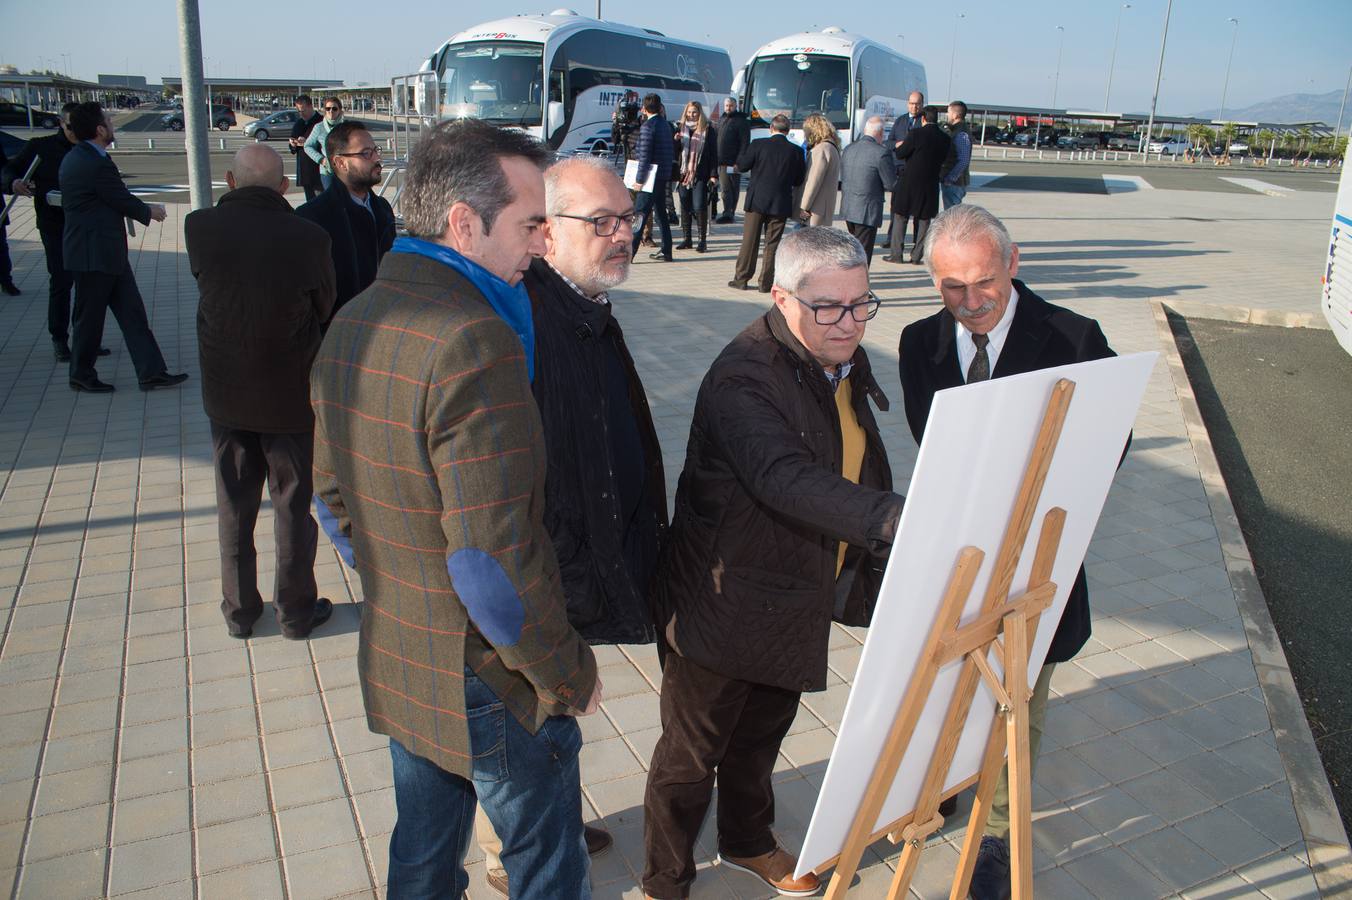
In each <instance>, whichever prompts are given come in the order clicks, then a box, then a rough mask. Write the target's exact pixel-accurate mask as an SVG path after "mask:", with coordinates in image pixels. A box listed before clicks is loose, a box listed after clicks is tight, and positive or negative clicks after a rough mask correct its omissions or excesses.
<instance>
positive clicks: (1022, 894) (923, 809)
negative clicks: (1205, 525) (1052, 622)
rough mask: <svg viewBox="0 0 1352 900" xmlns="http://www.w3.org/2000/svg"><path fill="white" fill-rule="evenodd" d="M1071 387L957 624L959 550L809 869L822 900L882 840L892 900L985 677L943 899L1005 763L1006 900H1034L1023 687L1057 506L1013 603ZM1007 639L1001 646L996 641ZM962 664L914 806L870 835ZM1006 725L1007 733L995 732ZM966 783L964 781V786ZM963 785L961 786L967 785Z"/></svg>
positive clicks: (932, 828) (966, 582) (902, 891)
mask: <svg viewBox="0 0 1352 900" xmlns="http://www.w3.org/2000/svg"><path fill="white" fill-rule="evenodd" d="M1074 392H1075V383H1074V382H1072V381H1069V380H1067V379H1064V378H1063V379H1061V380H1060V381H1058V382H1057V383H1056V384H1055V385H1054V386H1053V388H1052V395H1051V398H1050V400H1049V401H1048V402H1047V409H1046V412H1045V413H1044V414H1043V417H1042V425H1041V428H1040V429H1039V431H1038V436H1037V442H1036V443H1035V444H1034V446H1033V453H1032V457H1031V459H1029V461H1028V466H1027V468H1026V469H1025V470H1024V475H1023V481H1022V482H1021V483H1020V485H1019V492H1018V495H1017V496H1016V498H1015V501H1014V508H1013V509H1012V510H1011V511H1010V516H1009V523H1008V525H1007V526H1006V527H1005V534H1004V539H1003V541H1002V542H1001V545H1000V554H999V556H998V557H997V558H996V561H995V569H994V572H993V573H992V575H991V580H990V584H989V586H988V587H987V588H986V594H985V597H984V599H983V601H982V604H981V612H980V614H979V615H978V616H977V617H976V618H975V619H973V620H972V621H971V622H969V623H967V624H966V625H963V626H961V627H959V624H958V620H959V619H960V618H961V616H962V611H963V609H964V608H965V607H966V605H967V600H968V597H969V595H970V594H971V591H972V585H973V583H974V582H975V580H976V575H977V572H978V571H979V570H980V568H981V562H982V560H983V559H984V558H985V554H984V553H983V551H981V550H980V549H979V548H977V547H965V548H963V550H962V551H961V552H960V553H959V554H958V560H957V563H956V564H955V565H954V567H953V574H952V576H951V577H950V579H949V582H948V587H947V589H946V590H945V592H944V597H943V604H942V606H941V608H940V611H939V617H938V619H937V620H936V621H935V623H934V627H933V628H932V629H931V630H930V634H929V638H928V639H927V640H926V642H925V648H924V650H923V651H922V652H921V657H920V659H921V662H920V665H919V666H918V668H917V669H916V672H915V674H914V676H912V679H911V683H910V685H909V686H908V687H907V690H906V694H905V697H904V699H903V700H902V704H901V706H900V707H899V708H898V710H897V715H896V718H895V719H894V720H893V722H892V727H891V730H890V731H889V732H888V735H887V740H886V742H885V743H884V744H883V751H882V754H881V755H880V757H879V759H878V762H877V763H876V764H875V766H874V769H873V775H872V777H871V778H870V779H869V783H868V788H867V789H866V790H865V792H864V798H863V802H862V804H861V805H860V808H859V809H858V811H857V812H856V813H855V816H854V821H853V823H852V824H851V826H850V831H849V835H848V836H847V837H846V839H845V846H844V848H843V849H842V850H841V852H840V856H839V857H837V858H836V859H834V860H827V861H826V862H825V863H823V864H822V865H821V866H819V867H818V869H817V871H818V872H822V871H825V870H826V869H827V868H830V866H831V865H832V864H834V865H835V873H834V874H833V875H832V876H831V883H830V884H829V885H828V887H827V889H826V897H827V898H833V900H840V898H843V897H844V896H845V893H846V891H848V890H849V886H850V882H851V880H853V878H854V874H855V872H856V871H857V870H858V868H859V861H860V859H861V858H862V857H863V853H864V850H865V848H867V847H868V845H869V844H871V843H873V841H875V840H877V839H878V838H879V837H881V836H882V835H884V834H886V835H888V837H889V839H890V840H891V841H892V843H894V844H895V843H901V842H905V845H906V846H905V848H904V849H903V850H902V853H901V858H900V860H899V861H898V864H897V870H896V873H895V876H894V877H893V879H892V887H891V890H890V891H889V892H888V897H889V898H901V897H904V896H905V895H906V892H907V890H908V889H909V887H910V884H911V879H912V878H913V877H914V875H915V870H916V866H917V865H918V864H919V862H920V854H921V852H922V851H923V850H924V847H925V840H926V839H927V838H928V837H929V836H930V835H931V834H933V833H934V832H936V831H938V830H939V829H940V828H942V827H943V824H944V820H943V817H942V816H940V815H939V802H940V800H942V799H943V797H942V796H941V792H942V791H943V789H944V782H945V781H946V780H947V777H948V772H949V769H950V768H951V767H952V765H953V757H954V755H955V754H956V753H957V749H958V741H959V739H960V738H961V736H962V733H963V729H964V727H965V725H966V722H967V717H968V715H969V713H970V711H971V707H972V701H973V699H974V698H975V696H976V689H977V685H978V684H979V683H980V682H982V681H985V683H986V686H987V687H988V688H989V689H990V691H991V693H992V694H994V695H995V697H996V710H995V723H994V726H993V727H992V728H991V734H990V739H989V740H988V741H987V743H986V752H985V754H984V756H983V758H982V763H981V770H980V774H979V775H978V777H977V792H976V801H975V803H974V804H973V805H972V815H971V818H970V820H969V821H968V824H967V837H966V840H965V842H964V844H963V848H962V855H961V856H960V857H959V860H958V869H957V872H956V874H955V877H954V879H953V889H952V892H951V893H950V895H949V898H950V900H964V898H966V896H967V891H968V888H969V887H970V885H971V881H972V870H973V868H974V867H975V866H976V857H977V851H978V850H979V849H980V847H981V835H982V830H983V829H984V828H985V825H986V819H987V817H988V816H989V814H990V807H991V798H992V797H993V796H994V794H995V787H996V783H997V781H998V780H999V777H1000V771H1001V769H1002V768H1003V767H1004V765H1005V756H1006V753H1007V754H1008V759H1009V813H1010V815H1009V818H1010V854H1009V857H1010V880H1011V887H1012V892H1013V898H1014V900H1032V898H1033V843H1032V797H1031V793H1032V777H1031V775H1032V759H1031V753H1030V752H1029V747H1028V699H1029V697H1030V696H1031V691H1030V689H1029V685H1028V668H1029V665H1028V662H1029V661H1028V653H1029V646H1030V644H1031V643H1032V640H1033V638H1034V636H1035V635H1036V633H1037V623H1038V617H1039V616H1040V615H1041V614H1042V611H1043V610H1045V609H1046V608H1047V607H1048V606H1049V605H1050V604H1051V602H1052V599H1053V597H1054V596H1055V594H1056V585H1055V584H1053V583H1052V582H1051V581H1050V578H1051V572H1052V566H1053V564H1054V563H1055V561H1056V554H1057V551H1058V549H1059V547H1060V544H1061V531H1062V528H1063V527H1064V526H1065V521H1066V512H1065V510H1063V509H1061V508H1059V507H1057V508H1054V509H1051V510H1048V511H1047V514H1046V515H1045V516H1044V517H1043V520H1042V531H1041V533H1040V535H1039V537H1038V544H1037V551H1036V553H1035V555H1034V557H1033V567H1032V574H1031V576H1030V577H1029V580H1028V590H1026V591H1025V592H1024V593H1022V594H1019V595H1018V596H1016V597H1011V596H1009V589H1010V586H1011V584H1012V583H1013V581H1014V571H1015V569H1017V568H1018V565H1019V557H1020V554H1021V553H1022V551H1023V546H1024V543H1025V541H1026V540H1027V538H1028V532H1029V530H1030V529H1031V527H1032V524H1033V516H1034V512H1035V511H1036V509H1037V505H1038V501H1039V499H1040V498H1041V496H1042V487H1043V485H1044V484H1045V482H1046V480H1047V472H1048V470H1049V469H1050V468H1051V462H1052V457H1053V456H1054V455H1055V453H1056V445H1057V442H1058V441H1059V440H1060V437H1061V427H1062V425H1064V423H1065V420H1066V411H1067V410H1068V409H1069V407H1070V399H1071V396H1072V395H1073V394H1074ZM1002 633H1003V635H1004V640H1003V642H1002V641H1001V640H1000V636H1001V634H1002ZM992 650H994V651H995V652H996V653H997V654H998V658H999V659H1000V660H1001V662H1002V665H1003V668H1004V680H1003V682H1002V681H1001V680H1000V679H998V678H997V677H996V675H995V672H994V670H992V668H991V665H990V662H989V659H988V654H989V653H990V652H991V651H992ZM958 659H962V660H963V663H962V671H961V673H960V674H959V676H958V684H957V688H956V689H955V690H954V693H953V697H952V700H951V701H950V702H949V707H948V712H947V714H946V716H945V717H944V724H943V728H942V730H941V731H940V737H939V742H938V744H937V746H936V748H935V752H934V756H933V757H932V758H931V760H930V765H929V769H928V770H927V771H926V773H925V780H924V782H923V783H922V786H921V789H920V797H919V799H918V801H917V803H916V808H915V811H914V812H912V813H911V814H909V815H907V816H904V817H903V818H901V819H899V820H898V821H896V822H893V823H891V824H890V825H888V826H886V827H885V828H882V829H879V830H878V831H876V832H875V831H874V830H873V823H875V822H876V821H877V820H878V815H879V814H880V813H881V812H882V807H883V803H884V802H885V801H886V799H887V793H888V791H889V790H890V789H891V787H892V782H893V781H894V780H895V779H896V774H897V768H898V767H899V766H900V765H901V761H902V758H903V757H904V756H905V753H906V748H907V745H908V744H909V743H910V741H911V737H912V735H913V734H914V732H915V728H916V725H917V724H918V723H919V721H920V716H921V713H922V712H923V711H924V708H925V706H926V704H927V702H928V701H929V697H930V691H931V690H933V687H934V683H935V680H936V679H937V678H938V675H939V671H940V669H942V668H943V667H944V666H946V665H948V664H949V663H951V662H954V661H956V660H958ZM1002 726H1003V727H1002ZM969 783H970V782H969ZM964 786H965V785H964Z"/></svg>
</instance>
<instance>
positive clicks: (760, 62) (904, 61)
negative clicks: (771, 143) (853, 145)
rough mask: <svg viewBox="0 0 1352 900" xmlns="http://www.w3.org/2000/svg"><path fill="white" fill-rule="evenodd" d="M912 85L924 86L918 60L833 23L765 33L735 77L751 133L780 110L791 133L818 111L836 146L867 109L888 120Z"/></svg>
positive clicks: (851, 135)
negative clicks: (768, 37)
mask: <svg viewBox="0 0 1352 900" xmlns="http://www.w3.org/2000/svg"><path fill="white" fill-rule="evenodd" d="M911 91H920V92H921V93H924V92H925V67H924V66H923V65H921V64H920V63H919V62H917V61H916V60H914V59H911V58H910V57H908V56H902V55H901V54H900V53H898V52H897V51H895V50H893V49H892V48H891V47H888V46H886V45H884V44H880V43H878V42H877V41H874V40H871V39H870V38H866V37H864V36H863V35H858V34H850V33H848V32H846V31H844V30H842V29H840V28H837V27H834V26H833V27H830V28H826V29H823V30H822V31H820V32H814V31H804V32H800V33H798V34H791V35H789V36H787V37H782V38H779V39H778V40H774V41H771V42H770V43H768V44H766V45H765V46H763V47H761V48H760V49H759V50H757V51H756V52H755V53H754V54H752V56H751V58H750V59H749V60H747V63H746V66H745V67H744V68H743V69H742V70H741V72H739V73H738V75H737V78H736V81H735V84H734V93H736V94H737V95H738V96H739V97H740V98H741V106H742V109H744V110H746V112H747V115H748V116H750V118H751V127H752V129H753V132H752V134H753V136H754V137H763V136H764V133H757V130H758V129H767V130H768V129H769V127H770V120H771V119H772V118H774V117H775V116H776V115H779V114H781V113H782V114H784V115H786V116H788V117H789V122H790V128H791V129H792V132H791V133H792V135H793V136H794V138H795V139H798V138H800V137H801V134H802V128H803V120H804V119H806V118H807V117H808V116H809V115H811V114H812V113H821V114H822V115H824V116H826V118H828V119H830V120H831V123H832V124H833V125H835V126H836V130H837V131H838V132H839V133H840V143H841V146H845V145H846V144H848V143H849V142H850V141H852V140H854V139H855V138H857V137H859V136H860V135H861V134H863V132H864V123H865V122H866V121H868V119H869V118H870V117H871V116H882V118H883V124H884V127H887V128H890V127H891V126H892V120H893V119H895V118H896V117H897V116H899V115H901V114H902V113H904V112H905V111H906V98H907V97H908V96H909V95H910V93H911Z"/></svg>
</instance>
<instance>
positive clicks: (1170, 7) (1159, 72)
mask: <svg viewBox="0 0 1352 900" xmlns="http://www.w3.org/2000/svg"><path fill="white" fill-rule="evenodd" d="M1173 12H1174V0H1169V2H1168V4H1167V5H1166V6H1165V7H1164V33H1163V34H1162V35H1161V36H1160V63H1159V67H1158V68H1157V69H1155V93H1154V95H1153V96H1152V97H1151V98H1150V121H1149V122H1147V123H1146V126H1145V142H1144V144H1143V145H1142V146H1145V147H1148V146H1150V138H1151V135H1152V133H1153V132H1154V130H1155V109H1156V108H1157V107H1158V106H1159V101H1160V79H1161V78H1163V77H1164V48H1165V47H1166V46H1167V45H1168V43H1169V18H1170V16H1172V15H1173Z"/></svg>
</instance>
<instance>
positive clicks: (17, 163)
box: [0, 103, 79, 362]
mask: <svg viewBox="0 0 1352 900" xmlns="http://www.w3.org/2000/svg"><path fill="white" fill-rule="evenodd" d="M77 106H79V104H78V103H67V104H66V105H65V106H64V107H62V108H61V130H60V131H58V132H57V133H56V134H48V135H43V136H42V137H36V138H33V139H32V140H30V141H29V142H28V143H26V144H24V145H23V149H22V150H20V151H19V155H18V156H16V157H14V158H13V159H11V160H10V161H9V162H7V163H5V165H4V170H3V173H0V184H3V185H4V188H5V193H7V194H18V195H20V196H22V197H32V198H33V212H34V214H35V216H36V218H37V225H38V236H39V237H40V238H41V239H42V250H43V252H44V253H45V254H46V257H47V332H48V333H49V334H51V336H52V348H53V350H54V351H55V352H56V361H57V362H69V361H70V344H69V338H70V288H71V283H72V279H71V277H70V273H69V272H67V271H66V263H65V259H64V257H63V256H62V255H61V237H62V233H63V232H64V231H65V229H66V217H65V215H64V214H63V213H62V212H61V207H60V206H53V205H51V204H50V203H48V202H47V194H48V193H49V192H51V191H55V190H59V189H60V187H61V161H62V160H64V159H65V158H66V154H67V153H69V152H70V150H71V148H72V147H74V146H75V136H74V135H73V134H71V131H70V113H71V110H73V109H75V107H77ZM0 155H3V151H0ZM34 159H36V160H37V161H38V167H37V168H36V169H34V170H33V174H32V175H30V176H29V177H28V180H27V181H24V178H23V176H24V173H26V172H27V171H28V167H29V166H30V165H32V164H33V160H34Z"/></svg>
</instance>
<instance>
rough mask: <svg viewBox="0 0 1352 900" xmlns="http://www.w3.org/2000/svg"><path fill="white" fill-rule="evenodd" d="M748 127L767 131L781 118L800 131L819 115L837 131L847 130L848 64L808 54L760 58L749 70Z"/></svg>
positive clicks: (829, 57) (848, 119)
mask: <svg viewBox="0 0 1352 900" xmlns="http://www.w3.org/2000/svg"><path fill="white" fill-rule="evenodd" d="M749 81H750V86H749V87H750V96H751V110H750V114H751V124H752V125H755V126H760V127H765V128H768V127H769V126H770V120H771V119H773V118H774V117H775V116H777V115H780V114H783V115H786V116H788V117H789V121H790V127H793V128H801V127H802V125H803V120H804V119H805V118H807V117H808V116H810V115H811V114H812V113H821V114H822V115H824V116H826V118H828V119H830V120H831V124H832V125H835V126H836V127H837V128H849V127H850V112H849V96H850V61H849V60H848V59H845V58H843V57H839V56H818V55H816V54H809V53H794V54H787V53H786V54H783V55H781V56H762V57H760V58H758V59H757V60H756V61H755V63H754V64H753V65H752V66H751V75H750V78H749Z"/></svg>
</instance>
